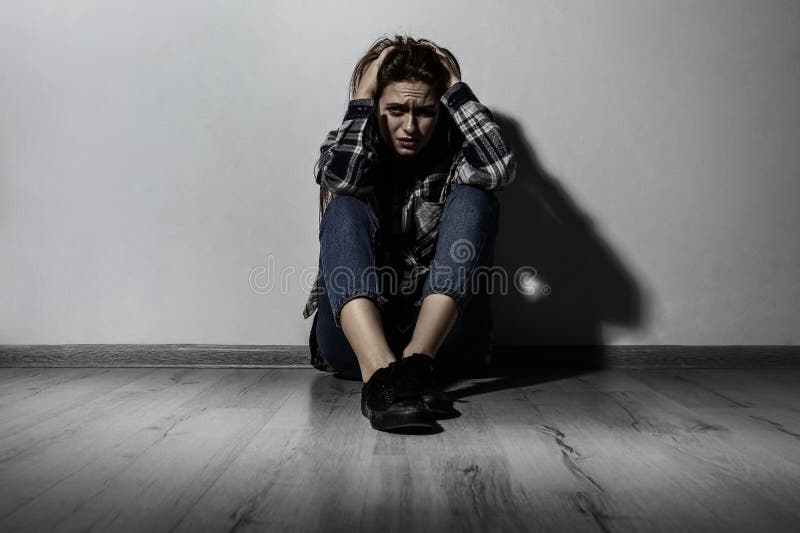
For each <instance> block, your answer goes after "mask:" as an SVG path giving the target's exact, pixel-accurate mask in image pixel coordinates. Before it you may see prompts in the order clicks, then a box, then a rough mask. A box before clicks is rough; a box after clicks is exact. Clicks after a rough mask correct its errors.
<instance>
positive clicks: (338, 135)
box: [314, 98, 376, 196]
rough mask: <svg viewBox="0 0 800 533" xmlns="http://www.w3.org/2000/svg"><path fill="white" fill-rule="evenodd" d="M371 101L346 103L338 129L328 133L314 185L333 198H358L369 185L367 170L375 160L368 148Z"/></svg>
mask: <svg viewBox="0 0 800 533" xmlns="http://www.w3.org/2000/svg"><path fill="white" fill-rule="evenodd" d="M373 108H374V102H373V99H372V98H359V99H354V100H350V103H349V104H348V106H347V112H346V113H345V117H344V120H343V121H342V125H341V126H340V127H339V129H338V130H333V131H331V132H329V133H328V135H327V136H326V138H325V141H324V142H323V143H322V146H321V147H320V157H319V159H318V160H317V163H316V165H315V166H314V175H315V177H316V181H317V184H319V185H321V186H322V187H324V188H326V189H328V190H329V191H331V192H332V193H334V194H341V195H353V196H359V195H361V194H363V193H364V192H365V190H366V189H368V188H369V187H370V186H371V185H370V184H369V183H368V174H369V172H368V171H369V169H370V168H371V167H372V166H373V164H374V163H375V159H376V154H375V151H374V148H373V147H372V146H371V144H372V143H371V138H372V129H373V127H374V126H373V122H374V116H373Z"/></svg>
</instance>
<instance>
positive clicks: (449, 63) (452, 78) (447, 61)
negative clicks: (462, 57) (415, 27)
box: [422, 41, 461, 89]
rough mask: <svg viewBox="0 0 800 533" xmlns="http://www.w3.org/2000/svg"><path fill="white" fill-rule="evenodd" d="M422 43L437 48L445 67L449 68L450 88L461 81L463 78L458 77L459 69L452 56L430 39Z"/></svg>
mask: <svg viewBox="0 0 800 533" xmlns="http://www.w3.org/2000/svg"><path fill="white" fill-rule="evenodd" d="M422 44H424V45H426V46H430V47H431V48H433V49H434V50H436V53H437V54H438V55H439V60H440V61H441V62H442V66H444V68H445V69H447V72H448V73H449V74H450V79H449V80H448V81H447V88H448V89H449V88H450V87H452V86H453V85H455V84H456V83H458V82H460V81H461V78H459V77H458V71H457V70H456V67H455V65H454V64H453V62H452V61H451V59H450V57H449V56H448V55H447V54H445V53H444V52H443V51H442V49H441V48H439V47H438V46H436V45H435V44H433V43H432V42H430V41H425V42H424V43H422Z"/></svg>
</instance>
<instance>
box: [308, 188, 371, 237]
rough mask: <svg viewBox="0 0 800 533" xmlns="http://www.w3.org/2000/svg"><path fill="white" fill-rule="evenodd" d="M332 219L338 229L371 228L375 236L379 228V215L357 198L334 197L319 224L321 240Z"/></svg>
mask: <svg viewBox="0 0 800 533" xmlns="http://www.w3.org/2000/svg"><path fill="white" fill-rule="evenodd" d="M330 219H334V220H333V224H335V225H336V226H338V227H344V226H350V227H354V228H369V229H370V230H372V232H373V234H374V232H375V230H376V229H377V227H378V215H376V214H375V211H373V209H372V207H370V206H369V204H367V203H366V202H365V201H364V200H360V199H359V198H356V197H355V196H346V195H334V196H333V197H332V198H331V200H330V202H328V205H327V206H326V207H325V211H324V212H323V213H322V220H321V221H320V224H319V237H320V239H321V238H322V232H323V231H324V230H325V228H326V227H327V226H328V225H329V220H330Z"/></svg>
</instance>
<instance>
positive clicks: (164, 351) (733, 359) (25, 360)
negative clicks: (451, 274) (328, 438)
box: [0, 344, 800, 371]
mask: <svg viewBox="0 0 800 533" xmlns="http://www.w3.org/2000/svg"><path fill="white" fill-rule="evenodd" d="M308 350H309V349H308V346H306V345H221V344H54V345H46V344H27V345H11V344H5V345H0V368H3V367H5V368H20V367H36V368H44V367H86V368H93V367H100V368H125V367H148V368H153V367H191V368H311V365H310V354H309V351H308ZM493 357H494V360H493V365H492V366H493V369H494V370H497V371H507V370H512V369H523V370H530V369H534V370H535V369H541V368H574V369H602V368H800V346H683V345H657V346H656V345H652V346H649V345H648V346H645V345H643V346H495V347H494V356H493Z"/></svg>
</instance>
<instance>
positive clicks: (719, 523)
mask: <svg viewBox="0 0 800 533" xmlns="http://www.w3.org/2000/svg"><path fill="white" fill-rule="evenodd" d="M798 378H800V373H798V372H796V371H791V370H790V371H780V372H775V371H771V370H765V371H753V370H747V371H744V370H735V369H727V370H710V369H704V370H658V371H654V370H604V371H596V372H590V373H583V374H580V373H577V374H571V375H568V374H563V373H558V372H555V371H548V372H542V373H540V374H526V375H513V376H506V377H497V378H483V379H474V380H467V381H463V382H459V383H456V384H454V385H453V386H452V387H451V388H450V392H451V394H452V395H453V396H454V397H455V398H456V399H457V402H456V406H457V408H458V410H459V411H460V416H459V417H457V418H453V419H450V420H442V421H441V425H442V429H443V430H442V431H441V432H439V433H435V434H432V435H402V434H391V433H382V432H376V431H374V430H372V429H371V428H370V426H369V423H368V421H367V420H366V419H365V418H364V417H363V416H362V415H361V412H360V392H361V384H360V383H358V382H353V381H345V380H339V379H336V378H335V377H333V376H330V375H327V374H323V373H320V372H317V371H314V370H308V369H176V368H172V369H169V368H159V369H147V368H127V369H99V368H95V369H54V368H52V369H0V479H3V480H4V482H3V483H2V484H0V530H2V531H144V530H147V531H179V532H195V531H264V530H269V531H292V530H297V529H299V528H302V529H325V530H342V531H344V530H347V531H373V530H376V529H381V530H383V531H387V532H389V531H416V530H493V531H530V530H537V531H563V530H570V531H579V532H580V531H665V532H666V531H676V530H690V531H691V530H698V531H699V530H702V531H742V532H747V531H794V530H795V529H796V523H797V520H798V518H800V388H798V387H797V384H798Z"/></svg>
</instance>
